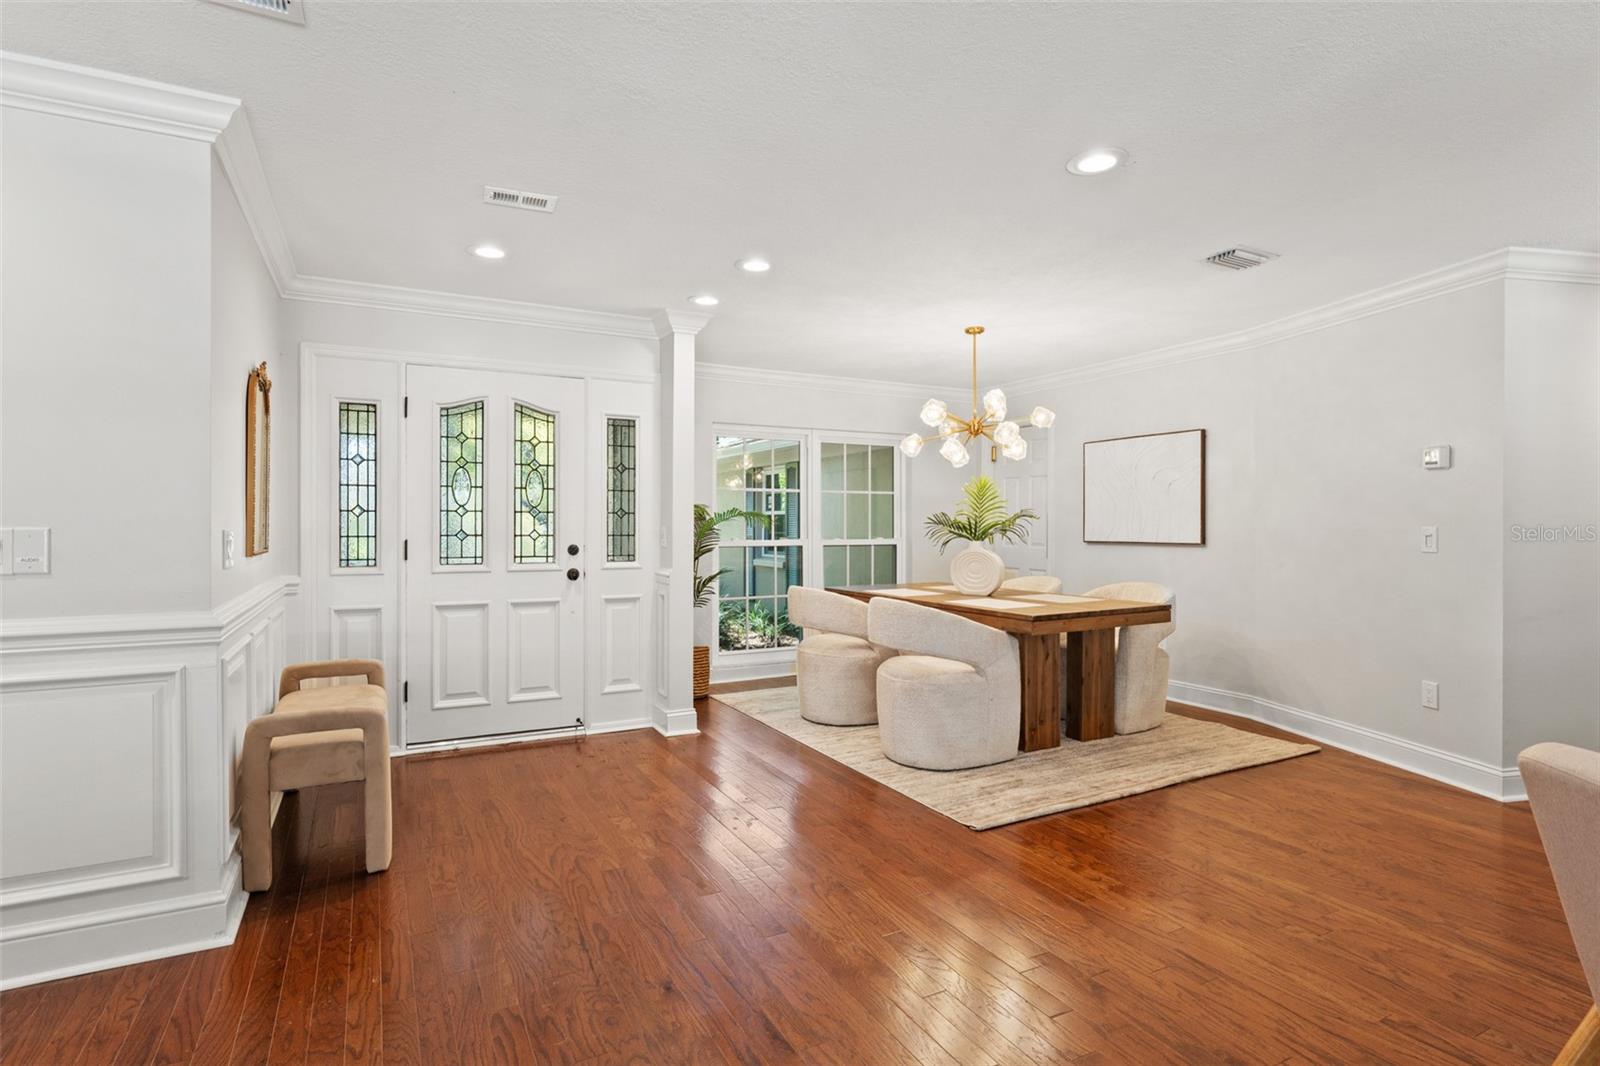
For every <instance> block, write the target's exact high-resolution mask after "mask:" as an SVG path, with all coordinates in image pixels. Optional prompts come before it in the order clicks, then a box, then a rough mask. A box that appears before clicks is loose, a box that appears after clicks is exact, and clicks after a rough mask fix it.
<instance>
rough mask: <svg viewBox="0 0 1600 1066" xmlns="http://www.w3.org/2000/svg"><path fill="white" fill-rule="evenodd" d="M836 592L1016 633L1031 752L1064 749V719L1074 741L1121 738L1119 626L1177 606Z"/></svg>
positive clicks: (1025, 739) (949, 591)
mask: <svg viewBox="0 0 1600 1066" xmlns="http://www.w3.org/2000/svg"><path fill="white" fill-rule="evenodd" d="M828 591H829V592H837V593H839V594H840V595H842V596H850V597H852V598H853V599H857V600H863V601H867V600H871V599H872V598H874V597H876V596H892V597H894V598H895V599H897V600H901V601H903V602H905V603H916V604H920V605H922V606H923V607H932V608H934V609H935V610H940V611H949V612H950V613H951V614H958V615H960V616H962V617H963V618H970V619H972V620H973V621H974V622H982V623H983V624H984V625H986V626H993V627H994V628H996V629H1000V630H1004V631H1005V632H1007V633H1010V634H1011V635H1012V636H1014V637H1016V638H1017V647H1018V651H1019V653H1020V655H1021V661H1022V727H1021V730H1020V735H1019V737H1018V741H1017V746H1018V747H1019V748H1020V749H1021V750H1023V751H1040V750H1042V749H1044V748H1057V747H1060V746H1061V731H1062V722H1063V720H1065V722H1066V733H1067V736H1069V737H1071V738H1072V739H1073V740H1104V739H1106V738H1107V737H1111V736H1115V735H1116V687H1115V686H1116V676H1117V661H1116V632H1117V627H1118V626H1138V625H1150V624H1152V623H1155V622H1170V621H1171V620H1172V607H1171V605H1170V604H1165V603H1143V602H1140V601H1138V600H1105V599H1097V598H1094V597H1091V596H1072V595H1068V594H1065V593H1043V592H1021V591H1015V592H1014V591H1011V590H997V591H995V592H992V593H990V594H989V595H988V596H972V595H969V594H967V593H965V592H961V591H960V590H958V589H956V588H955V586H953V585H950V584H945V583H941V582H937V581H929V582H921V583H916V584H910V585H851V586H845V587H841V588H829V589H828ZM1062 634H1065V635H1066V638H1067V639H1066V641H1065V642H1063V641H1062V639H1061V636H1062Z"/></svg>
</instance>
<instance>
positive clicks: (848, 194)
mask: <svg viewBox="0 0 1600 1066" xmlns="http://www.w3.org/2000/svg"><path fill="white" fill-rule="evenodd" d="M305 8H306V25H305V27H304V28H300V27H295V26H292V25H288V24H284V23H280V22H276V21H274V20H270V19H266V18H260V17H257V16H253V15H248V14H242V13H239V12H235V11H231V10H227V9H225V8H222V7H218V6H215V5H212V4H207V3H201V2H199V0H178V2H172V3H110V4H90V3H77V2H65V0H57V2H51V3H16V2H11V3H6V4H5V5H4V10H3V21H0V46H3V47H5V48H7V49H12V50H15V51H20V52H25V53H31V54H34V55H41V56H45V57H48V58H52V59H59V60H63V61H66V62H72V63H82V64H86V65H89V66H97V67H103V68H106V69H110V70H115V71H119V72H123V73H128V74H133V75H137V76H140V77H146V78H154V79H158V80H162V81H170V82H175V83H177V84H180V85H185V86H190V87H193V88H199V89H207V90H211V91H215V92H221V93H226V94H229V95H234V96H239V97H241V98H242V99H243V100H244V101H245V104H246V108H247V110H248V111H249V113H250V117H251V122H252V124H253V126H254V130H255V133H256V137H257V140H258V142H259V145H260V149H261V155H262V158H263V162H264V165H265V168H266V172H267V177H268V179H269V183H270V185H271V187H272V189H273V192H274V194H275V196H276V199H277V202H278V208H279V211H280V213H281V215H282V218H283V223H284V227H285V229H286V230H287V233H288V236H289V240H290V243H291V245H292V248H293V253H294V258H295V262H296V265H297V267H298V269H299V270H300V272H301V273H304V274H313V275H322V276H327V277H335V278H347V279H353V280H358V281H368V282H379V283H384V284H390V285H401V286H408V287H413V288H425V289H437V290H443V291H449V292H462V293H471V294H476V295H484V296H495V297H502V298H508V299H520V300H529V301H534V302H538V303H547V304H561V305H568V306H574V307H586V308H594V309H600V310H611V311H622V312H645V313H648V312H649V311H651V310H653V309H655V308H659V307H669V308H686V307H687V306H688V305H687V304H686V303H685V298H686V297H688V296H689V295H690V294H691V293H695V292H700V291H710V292H714V293H716V294H717V295H718V296H720V297H721V298H722V301H723V302H722V306H721V307H719V308H718V309H717V318H716V320H715V321H714V322H713V323H712V324H711V326H710V327H708V328H707V330H706V332H705V333H704V334H703V335H702V338H701V353H702V357H703V358H705V359H708V360H711V361H716V362H725V363H737V364H744V365H748V366H756V367H781V368H784V369H789V370H809V371H815V372H821V373H836V374H854V375H860V376H866V377H877V378H889V379H900V380H908V381H930V382H938V381H960V380H961V378H962V376H963V374H964V365H963V352H964V346H965V341H966V338H965V337H963V336H962V335H961V327H962V326H964V325H967V324H968V323H969V322H982V323H984V324H985V325H987V326H988V327H989V331H990V332H989V333H988V335H987V336H986V337H985V338H984V351H985V365H986V372H985V376H986V377H993V378H995V379H1010V378H1016V377H1021V376H1031V375H1034V374H1039V373H1045V372H1049V371H1052V370H1056V369H1063V368H1067V367H1072V366H1079V365H1082V364H1085V363H1090V362H1096V361H1099V360H1103V359H1107V358H1111V357H1115V356H1119V355H1126V354H1130V353H1135V352H1140V351H1146V350H1149V349H1152V348H1157V347H1161V346H1165V345H1168V344H1174V343H1179V342H1183V341H1189V340H1193V339H1197V338H1200V337H1205V336H1209V335H1213V334H1218V333H1224V332H1228V331H1231V330H1235V329H1242V328H1246V327H1249V326H1253V325H1256V324H1259V323H1261V322H1264V321H1267V320H1270V319H1273V318H1277V317H1280V316H1282V315H1285V314H1289V313H1292V312H1295V311H1299V310H1302V309H1305V308H1308V307H1312V306H1315V305H1318V304H1321V303H1326V302H1328V301H1331V300H1335V299H1338V298H1341V297H1344V296H1349V295H1352V294H1354V293H1357V292H1361V291H1364V290H1366V289H1370V288H1373V287H1375V286H1378V285H1382V284H1385V283H1388V282H1391V281H1395V280H1398V279H1401V278H1404V277H1408V276H1411V275H1414V274H1418V273H1421V272H1423V271H1426V270H1430V269H1432V268H1435V267H1438V266H1441V265H1444V264H1446V263H1449V262H1452V261H1455V260H1459V259H1464V258H1467V257H1469V256H1472V255H1476V254H1478V253H1481V252H1485V251H1488V250H1490V249H1493V248H1498V247H1503V246H1505V245H1511V244H1524V245H1536V246H1550V247H1562V248H1570V249H1578V250H1589V251H1593V250H1600V219H1597V212H1600V207H1597V204H1600V179H1597V175H1600V157H1597V138H1596V131H1597V129H1600V7H1597V6H1596V5H1594V4H1572V5H1554V4H1504V5H1501V4H1376V3H1374V4H1348V5H1345V4H1339V5H1335V4H1281V5H1265V4H1249V5H1238V6H1233V5H1210V4H1194V5H1189V4H1179V5H1162V4H1103V5H1097V4H1070V5H1069V4H1061V5H1016V6H1009V5H1008V6H978V5H921V4H908V5H897V4H861V5H853V6H846V5H832V4H796V5H732V4H726V5H699V4H651V5H643V4H641V5H626V6H624V5H600V4H570V5H569V4H502V3H493V4H490V3H485V4H476V3H441V4H427V3H414V4H398V3H390V4H376V3H351V2H335V0H305ZM1102 143H1104V144H1113V145H1118V146H1120V147H1123V148H1125V149H1127V150H1128V151H1129V152H1130V153H1131V156H1132V160H1133V162H1132V165H1131V166H1129V167H1127V168H1126V169H1125V170H1122V171H1118V172H1114V173H1112V174H1110V175H1106V176H1103V177H1098V178H1078V177H1073V176H1071V175H1068V174H1067V173H1066V172H1065V170H1064V164H1065V163H1066V161H1067V159H1068V158H1069V157H1070V156H1072V155H1073V154H1075V153H1076V152H1078V151H1080V150H1081V149H1083V148H1085V147H1088V146H1092V145H1095V144H1102ZM485 183H492V184H501V185H508V186H512V187H516V188H523V189H529V190H533V191H537V192H547V193H554V194H558V195H559V196H560V197H561V204H560V210H559V212H558V213H556V214H555V215H540V214H532V213H525V212H517V211H508V210H505V209H500V208H491V207H486V206H484V205H482V204H481V203H480V202H479V201H480V198H481V193H482V188H481V187H482V186H483V185H484V184H485ZM479 240H494V241H498V242H500V243H502V244H503V245H505V246H506V248H507V249H508V251H509V252H510V258H508V259H506V260H505V261H503V262H501V263H497V264H491V263H485V262H481V261H478V260H476V259H473V258H472V257H470V256H468V255H467V254H465V249H466V247H467V246H468V245H469V244H471V243H473V242H476V241H479ZM1234 244H1247V245H1252V246H1258V247H1262V248H1266V249H1270V250H1272V251H1276V252H1281V253H1282V255H1283V258H1281V259H1278V260H1276V261H1274V262H1272V263H1269V264H1268V265H1266V266H1263V267H1259V268H1257V269H1254V270H1251V271H1249V272H1246V273H1238V274H1235V273H1230V272H1227V271H1223V270H1220V269H1217V268H1215V267H1209V266H1206V265H1203V264H1200V263H1199V262H1198V260H1200V259H1201V258H1203V257H1204V256H1205V255H1207V254H1209V253H1211V252H1214V251H1217V250H1220V249H1222V248H1226V247H1230V246H1232V245H1234ZM753 252H759V253H762V254H764V255H767V256H770V257H771V258H772V260H773V262H774V263H775V264H776V268H775V269H774V270H773V272H772V273H771V274H768V275H766V276H761V277H755V276H748V275H744V274H742V273H740V272H739V271H737V270H736V269H735V268H734V261H735V260H736V259H738V258H739V257H741V256H743V255H746V254H749V253H753Z"/></svg>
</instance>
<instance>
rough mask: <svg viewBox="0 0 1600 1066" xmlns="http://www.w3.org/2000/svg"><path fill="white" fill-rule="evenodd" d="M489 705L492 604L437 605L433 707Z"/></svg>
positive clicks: (435, 606) (434, 609)
mask: <svg viewBox="0 0 1600 1066" xmlns="http://www.w3.org/2000/svg"><path fill="white" fill-rule="evenodd" d="M488 702H489V604H488V601H486V600H485V601H480V602H476V603H436V604H434V605H433V706H434V707H435V708H439V709H446V708H450V707H481V706H484V705H486V704H488Z"/></svg>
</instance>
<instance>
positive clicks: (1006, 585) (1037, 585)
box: [1000, 574, 1061, 592]
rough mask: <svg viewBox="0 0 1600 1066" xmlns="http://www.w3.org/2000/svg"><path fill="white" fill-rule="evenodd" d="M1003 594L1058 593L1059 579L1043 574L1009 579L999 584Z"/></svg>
mask: <svg viewBox="0 0 1600 1066" xmlns="http://www.w3.org/2000/svg"><path fill="white" fill-rule="evenodd" d="M1000 589H1001V591H1003V592H1060V591H1061V579H1060V578H1059V577H1048V576H1046V575H1044V574H1029V575H1028V576H1027V577H1011V578H1007V579H1006V580H1004V581H1002V582H1000Z"/></svg>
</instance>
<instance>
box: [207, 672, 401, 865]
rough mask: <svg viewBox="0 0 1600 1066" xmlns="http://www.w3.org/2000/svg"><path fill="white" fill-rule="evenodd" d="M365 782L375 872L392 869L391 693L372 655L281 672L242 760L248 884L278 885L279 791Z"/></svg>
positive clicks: (248, 732) (242, 838) (248, 734)
mask: <svg viewBox="0 0 1600 1066" xmlns="http://www.w3.org/2000/svg"><path fill="white" fill-rule="evenodd" d="M354 677H361V678H363V679H364V680H365V682H366V683H365V684H359V685H357V684H332V685H322V686H319V687H314V688H302V687H301V685H300V683H301V682H302V681H309V680H312V679H314V678H316V679H330V678H339V679H344V678H354ZM344 781H361V782H363V783H364V784H363V788H362V799H363V802H364V806H365V810H364V812H363V816H364V819H365V822H366V845H367V854H366V859H367V872H368V873H377V872H378V871H379V870H387V869H388V868H389V859H390V856H391V854H392V852H393V850H394V826H393V819H392V817H391V812H390V808H389V694H388V690H387V689H385V688H384V683H383V664H382V663H380V662H377V661H376V660H372V659H339V660H333V661H328V662H317V663H299V664H297V665H295V666H288V667H285V668H284V671H283V674H282V675H281V676H280V677H279V679H278V702H277V705H276V706H274V707H273V708H272V711H271V712H270V713H268V714H264V715H262V716H261V717H259V718H257V719H255V720H254V721H252V722H251V723H250V724H249V725H248V726H246V727H245V731H244V752H243V755H242V756H241V758H240V760H239V851H240V854H241V856H242V858H243V860H244V889H245V891H246V892H264V891H266V890H267V889H269V888H271V887H272V813H271V812H272V794H273V793H274V792H289V791H293V790H296V789H302V788H315V787H317V786H318V785H334V784H339V783H341V782H344Z"/></svg>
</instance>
